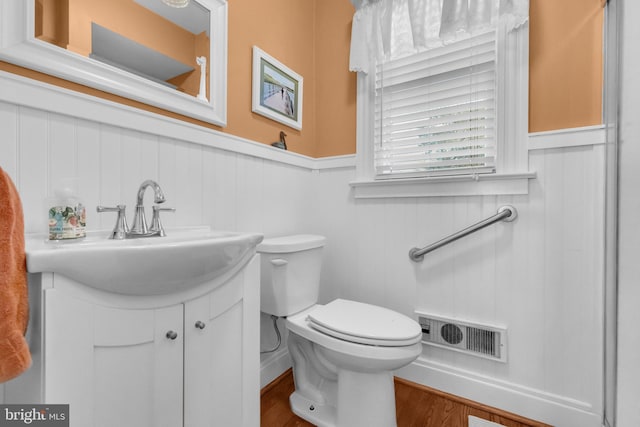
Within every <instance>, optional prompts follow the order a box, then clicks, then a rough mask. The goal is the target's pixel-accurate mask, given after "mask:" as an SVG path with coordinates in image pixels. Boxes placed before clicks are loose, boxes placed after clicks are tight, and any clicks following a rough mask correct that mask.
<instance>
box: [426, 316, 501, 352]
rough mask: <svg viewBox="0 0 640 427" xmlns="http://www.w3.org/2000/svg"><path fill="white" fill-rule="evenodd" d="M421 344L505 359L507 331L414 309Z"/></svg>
mask: <svg viewBox="0 0 640 427" xmlns="http://www.w3.org/2000/svg"><path fill="white" fill-rule="evenodd" d="M416 314H417V315H418V322H419V323H420V327H422V342H423V343H425V344H429V345H433V346H437V347H442V348H447V349H450V350H455V351H460V352H463V353H468V354H472V355H474V356H480V357H484V358H487V359H492V360H498V361H500V362H506V361H507V330H506V329H505V328H499V327H495V326H487V325H479V324H474V323H469V322H461V321H459V320H452V319H446V318H442V317H439V316H433V315H429V314H425V313H419V312H416Z"/></svg>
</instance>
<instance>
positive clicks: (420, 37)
mask: <svg viewBox="0 0 640 427" xmlns="http://www.w3.org/2000/svg"><path fill="white" fill-rule="evenodd" d="M499 19H500V20H504V22H505V24H506V26H507V30H512V29H514V28H517V27H519V26H520V25H522V24H524V23H525V22H526V21H527V20H528V19H529V0H363V1H362V2H361V3H360V7H359V8H358V10H357V11H356V13H355V15H354V16H353V23H352V27H351V55H350V63H349V69H350V70H351V71H360V72H364V73H367V72H369V70H370V66H371V63H373V61H374V60H377V59H381V58H387V59H393V58H398V57H401V56H404V55H408V54H411V53H415V52H418V51H421V50H425V49H429V48H432V47H437V46H442V45H443V44H446V43H447V42H449V41H453V40H455V39H456V38H458V37H459V36H460V35H461V34H465V33H466V34H473V33H475V32H478V31H483V30H486V29H487V28H490V27H495V26H496V25H497V22H498V20H499Z"/></svg>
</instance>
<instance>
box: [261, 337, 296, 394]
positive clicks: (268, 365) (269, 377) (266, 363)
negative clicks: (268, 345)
mask: <svg viewBox="0 0 640 427" xmlns="http://www.w3.org/2000/svg"><path fill="white" fill-rule="evenodd" d="M290 367H291V357H289V351H288V350H287V347H286V346H284V348H281V349H280V350H278V351H275V352H273V353H271V354H270V355H268V356H265V357H264V359H263V360H261V362H260V388H261V389H262V388H263V387H265V386H266V385H268V384H269V383H270V382H271V381H273V380H275V379H276V378H278V377H279V376H280V375H282V373H283V372H284V371H286V370H287V369H289V368H290Z"/></svg>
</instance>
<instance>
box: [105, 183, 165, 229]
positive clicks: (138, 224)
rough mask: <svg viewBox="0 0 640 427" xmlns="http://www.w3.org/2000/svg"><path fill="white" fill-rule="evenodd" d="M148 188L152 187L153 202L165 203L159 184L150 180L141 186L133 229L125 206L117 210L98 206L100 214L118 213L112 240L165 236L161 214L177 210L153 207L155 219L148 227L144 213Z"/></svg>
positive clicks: (120, 206)
mask: <svg viewBox="0 0 640 427" xmlns="http://www.w3.org/2000/svg"><path fill="white" fill-rule="evenodd" d="M148 187H151V188H152V189H153V192H154V199H153V201H154V202H155V203H157V204H160V203H164V202H165V198H164V193H163V192H162V189H161V188H160V185H158V183H157V182H155V181H153V180H151V179H148V180H146V181H144V182H143V183H142V184H140V188H138V196H137V200H136V212H135V214H134V216H133V225H132V226H131V229H129V226H128V224H127V217H126V215H125V205H118V206H117V207H115V208H109V207H104V206H98V207H97V208H96V210H97V211H98V212H118V218H117V220H116V226H115V228H114V229H113V231H112V232H111V235H110V236H109V238H110V239H135V238H138V237H153V236H160V237H163V236H165V232H164V228H163V227H162V223H161V222H160V212H161V211H170V212H175V208H161V207H160V206H158V205H157V204H156V205H154V206H153V218H152V221H151V228H149V227H148V226H147V219H146V216H145V213H144V193H145V191H146V190H147V188H148Z"/></svg>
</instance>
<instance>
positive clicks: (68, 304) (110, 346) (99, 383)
mask: <svg viewBox="0 0 640 427" xmlns="http://www.w3.org/2000/svg"><path fill="white" fill-rule="evenodd" d="M258 268H259V262H256V260H255V257H254V259H252V260H251V261H250V262H249V263H248V264H247V265H246V266H245V267H244V268H242V269H241V270H240V271H237V272H235V273H234V274H233V275H231V276H230V277H225V278H224V280H220V279H217V280H216V281H212V282H211V283H205V284H202V285H200V286H198V287H196V288H193V289H190V290H189V291H187V292H184V293H183V294H180V293H176V294H171V295H163V296H144V297H141V296H123V295H117V294H109V293H106V292H102V291H97V290H94V289H91V288H88V287H86V286H83V285H81V284H79V283H77V282H74V281H72V280H70V279H67V278H66V277H65V276H61V275H59V274H53V273H42V274H37V275H31V276H32V277H31V278H32V279H35V280H32V282H35V283H34V284H35V285H36V287H37V288H40V292H39V294H40V296H41V300H40V301H39V307H34V306H33V305H32V310H38V311H39V312H40V313H41V315H40V316H39V317H40V318H36V319H35V322H36V323H37V324H36V325H34V324H32V325H31V327H32V336H31V337H30V341H31V347H32V354H33V358H34V366H32V368H31V369H30V371H28V373H27V374H25V375H23V376H22V377H19V378H18V379H17V380H14V381H13V382H12V384H10V385H9V386H7V388H6V390H5V401H6V403H27V402H29V403H50V404H54V403H64V404H67V403H68V404H70V416H69V418H70V425H71V426H72V427H89V426H96V427H113V426H118V427H144V426H148V427H161V426H166V427H177V426H185V427H187V426H188V427H205V426H225V427H227V426H229V427H232V426H238V427H257V426H258V425H259V408H260V402H259V335H258V334H259V332H258V331H259V329H260V328H259V288H258V286H259V270H258ZM38 282H40V283H38ZM36 317H38V316H36ZM25 399H29V400H25Z"/></svg>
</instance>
